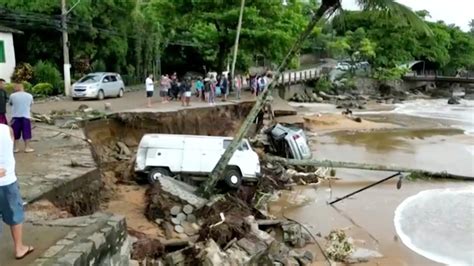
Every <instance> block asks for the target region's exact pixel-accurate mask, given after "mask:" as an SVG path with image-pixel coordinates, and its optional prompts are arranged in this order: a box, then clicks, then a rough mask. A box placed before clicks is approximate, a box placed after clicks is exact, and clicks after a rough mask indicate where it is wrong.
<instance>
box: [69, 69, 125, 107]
mask: <svg viewBox="0 0 474 266" xmlns="http://www.w3.org/2000/svg"><path fill="white" fill-rule="evenodd" d="M124 89H125V84H124V83H123V81H122V77H121V76H120V75H119V74H117V73H108V72H97V73H90V74H87V75H86V76H84V77H82V78H81V79H80V80H78V81H77V82H76V83H74V84H73V85H72V99H73V100H78V99H80V98H96V99H98V100H103V99H104V98H105V97H119V98H120V97H122V96H123V94H124Z"/></svg>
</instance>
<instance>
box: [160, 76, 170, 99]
mask: <svg viewBox="0 0 474 266" xmlns="http://www.w3.org/2000/svg"><path fill="white" fill-rule="evenodd" d="M170 87H171V80H170V79H169V78H168V75H163V76H161V80H160V97H161V103H167V102H168V90H169V88H170Z"/></svg>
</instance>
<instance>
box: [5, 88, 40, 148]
mask: <svg viewBox="0 0 474 266" xmlns="http://www.w3.org/2000/svg"><path fill="white" fill-rule="evenodd" d="M10 105H11V107H12V121H11V126H12V129H13V134H14V136H15V152H19V151H20V148H19V145H18V144H19V143H18V142H19V141H20V138H22V139H23V141H24V142H25V152H27V153H28V152H34V151H35V150H33V149H32V148H31V147H30V140H31V137H32V136H31V106H32V105H33V95H31V94H29V93H28V92H25V90H24V88H23V84H22V83H16V84H15V92H14V93H12V95H10Z"/></svg>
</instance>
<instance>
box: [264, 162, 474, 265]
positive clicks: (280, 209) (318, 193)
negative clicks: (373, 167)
mask: <svg viewBox="0 0 474 266" xmlns="http://www.w3.org/2000/svg"><path fill="white" fill-rule="evenodd" d="M390 174H391V173H385V172H374V171H354V170H348V171H347V170H341V169H338V172H337V176H338V177H341V178H342V179H341V180H338V181H332V182H331V185H330V184H329V182H325V183H323V184H322V185H321V186H319V187H318V188H316V189H314V188H308V187H299V188H297V189H295V190H294V191H290V192H284V193H283V195H282V197H281V198H280V200H279V201H277V202H275V203H273V204H271V206H270V211H271V212H272V213H273V214H274V215H277V216H282V215H283V213H284V215H285V216H287V217H289V218H292V219H295V220H297V221H298V222H301V223H303V224H305V225H307V226H308V227H309V229H310V230H311V232H312V234H313V235H316V234H318V233H320V234H321V236H322V237H317V239H318V241H319V242H320V243H321V244H323V245H324V243H325V241H324V239H323V237H324V236H326V235H328V234H329V232H330V231H331V230H333V229H341V228H342V229H344V230H345V231H346V233H347V234H348V235H349V236H351V237H352V238H353V239H354V242H355V245H356V246H358V247H362V248H367V249H372V250H377V251H379V252H380V253H382V254H383V255H384V257H383V258H381V259H373V260H371V261H370V262H369V263H365V264H362V265H439V264H437V263H435V262H432V261H430V260H428V259H426V258H424V257H422V256H420V255H418V254H416V253H415V252H413V251H411V250H410V249H408V248H407V247H405V245H404V244H403V243H402V242H401V241H400V240H399V238H398V236H397V234H396V231H395V227H394V223H393V219H394V211H395V209H396V207H397V206H398V205H399V204H400V203H401V202H402V201H403V200H404V199H405V198H407V197H409V196H412V195H415V194H417V193H418V192H420V191H423V190H426V189H434V188H448V187H449V188H453V187H457V188H464V187H466V186H472V185H473V183H469V182H454V181H430V182H426V181H407V180H405V181H404V183H403V185H402V188H401V189H400V190H397V189H396V180H390V181H387V182H386V183H384V184H381V185H378V186H377V187H375V188H372V189H368V190H366V191H364V192H361V193H360V194H357V195H354V196H353V197H351V198H348V199H346V200H343V201H340V202H338V203H336V204H334V207H332V206H331V205H328V204H327V203H326V202H327V201H329V200H330V199H336V198H338V197H342V196H344V195H346V194H348V193H350V192H352V191H355V190H357V189H359V188H361V187H363V186H365V185H368V184H370V183H372V182H375V181H377V180H380V179H382V178H384V177H387V176H388V175H390ZM298 195H303V196H305V197H307V200H309V202H308V203H307V204H306V205H304V206H303V207H294V206H292V204H291V202H292V201H293V199H294V198H295V197H297V196H298ZM314 249H315V250H317V253H318V263H316V264H315V265H324V264H323V262H324V257H323V256H322V254H321V252H320V251H319V249H317V248H316V247H315V248H314Z"/></svg>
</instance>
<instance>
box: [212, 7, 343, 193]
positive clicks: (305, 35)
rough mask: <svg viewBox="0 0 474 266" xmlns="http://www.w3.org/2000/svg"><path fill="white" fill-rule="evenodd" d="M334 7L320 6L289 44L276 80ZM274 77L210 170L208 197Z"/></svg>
mask: <svg viewBox="0 0 474 266" xmlns="http://www.w3.org/2000/svg"><path fill="white" fill-rule="evenodd" d="M335 9H336V7H335V6H324V5H323V6H322V7H320V8H319V9H318V12H316V13H314V15H313V16H312V18H311V20H310V22H309V23H308V25H307V26H306V29H305V30H304V31H303V32H302V33H301V34H300V36H299V37H298V39H297V40H296V42H295V43H294V44H293V45H292V46H291V48H290V50H289V51H288V53H287V54H286V56H285V58H284V59H283V61H282V62H281V64H280V66H279V67H278V69H277V71H276V77H275V79H276V80H278V78H279V77H280V75H281V72H282V71H283V69H285V68H286V67H287V66H288V64H289V63H290V60H291V58H292V57H293V56H294V54H295V53H296V52H297V51H299V50H300V49H301V45H302V44H303V42H304V41H305V40H306V39H307V38H308V36H309V35H310V34H311V32H313V29H314V27H315V26H316V24H318V22H319V21H320V20H321V18H322V17H323V16H324V15H327V12H329V13H332V12H334V11H335ZM275 79H274V80H273V81H272V82H271V83H270V85H269V86H268V89H267V90H266V91H264V92H263V93H262V94H260V96H259V97H258V98H257V102H256V103H255V105H254V106H253V108H252V109H251V110H250V112H249V114H248V115H247V117H246V118H245V120H244V121H243V122H242V125H241V126H240V128H239V130H238V131H237V134H235V136H234V138H233V139H232V142H231V143H230V145H229V146H228V147H227V149H226V150H225V152H224V154H222V156H221V158H220V159H219V161H218V162H217V164H216V166H215V167H214V169H213V170H212V173H211V176H210V177H209V178H208V179H207V180H206V182H205V184H204V186H203V194H204V195H205V196H208V197H209V196H210V195H212V193H213V191H214V188H215V185H216V184H217V182H218V181H219V180H220V179H221V178H222V177H223V176H224V172H225V170H226V168H227V165H228V164H229V161H230V159H231V158H232V156H233V155H234V153H235V151H236V150H237V148H238V147H240V143H241V142H242V139H243V138H244V137H245V136H246V135H247V133H248V131H249V129H250V127H251V126H252V124H253V122H254V121H255V118H257V116H258V114H259V113H260V111H261V110H262V108H263V106H265V104H266V102H267V97H268V95H270V94H271V91H272V90H273V88H274V87H275V84H276V81H275Z"/></svg>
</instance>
